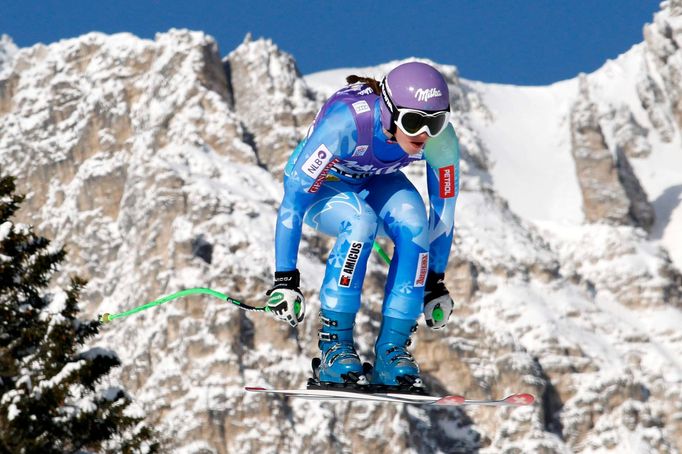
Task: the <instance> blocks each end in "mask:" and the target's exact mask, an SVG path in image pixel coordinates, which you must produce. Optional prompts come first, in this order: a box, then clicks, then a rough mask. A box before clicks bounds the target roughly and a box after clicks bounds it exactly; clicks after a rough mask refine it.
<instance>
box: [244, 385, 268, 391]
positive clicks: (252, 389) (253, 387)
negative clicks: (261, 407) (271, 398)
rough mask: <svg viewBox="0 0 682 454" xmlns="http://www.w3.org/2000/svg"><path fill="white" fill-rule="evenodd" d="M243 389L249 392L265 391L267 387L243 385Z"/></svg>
mask: <svg viewBox="0 0 682 454" xmlns="http://www.w3.org/2000/svg"><path fill="white" fill-rule="evenodd" d="M244 389H245V390H246V391H251V392H258V391H267V389H265V388H261V387H260V386H245V387H244Z"/></svg>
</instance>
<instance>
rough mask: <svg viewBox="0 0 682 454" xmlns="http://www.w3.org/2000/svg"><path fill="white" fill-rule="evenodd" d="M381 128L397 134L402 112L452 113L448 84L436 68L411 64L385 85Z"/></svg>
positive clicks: (398, 69) (396, 70) (393, 73)
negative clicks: (397, 123)
mask: <svg viewBox="0 0 682 454" xmlns="http://www.w3.org/2000/svg"><path fill="white" fill-rule="evenodd" d="M380 106H381V124H382V126H383V127H384V129H386V130H388V131H389V132H390V133H391V134H395V129H396V125H395V120H396V119H397V118H398V108H401V107H404V108H409V109H415V110H421V111H424V112H437V111H443V110H447V111H449V110H450V93H449V92H448V84H447V82H445V79H444V78H443V76H442V75H441V73H440V72H438V70H437V69H436V68H434V67H433V66H431V65H427V64H426V63H419V62H409V63H403V64H402V65H398V66H396V67H395V68H393V69H392V70H391V71H389V73H388V74H387V75H386V77H384V80H382V81H381V103H380Z"/></svg>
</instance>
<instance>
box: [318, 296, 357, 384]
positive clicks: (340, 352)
mask: <svg viewBox="0 0 682 454" xmlns="http://www.w3.org/2000/svg"><path fill="white" fill-rule="evenodd" d="M320 321H321V322H322V328H320V331H319V333H318V334H319V338H320V341H319V342H318V346H319V347H320V351H321V353H322V355H321V358H315V359H313V376H314V379H313V380H312V381H309V383H308V387H309V388H311V387H317V386H320V387H344V388H345V387H354V386H355V385H357V386H366V385H367V384H368V381H367V378H366V377H365V373H364V370H363V365H362V362H360V357H359V356H358V354H357V352H356V351H355V346H354V345H353V326H354V325H355V314H354V313H347V312H334V311H330V310H326V309H322V310H321V311H320ZM316 380H317V383H316V382H315V381H316Z"/></svg>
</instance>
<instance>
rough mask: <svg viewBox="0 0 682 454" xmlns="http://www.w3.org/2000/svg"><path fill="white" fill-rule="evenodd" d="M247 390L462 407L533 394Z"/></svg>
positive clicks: (528, 401) (527, 399) (524, 401)
mask: <svg viewBox="0 0 682 454" xmlns="http://www.w3.org/2000/svg"><path fill="white" fill-rule="evenodd" d="M244 389H245V390H246V391H248V392H254V393H267V394H279V395H284V396H289V397H298V398H302V399H312V400H356V401H373V402H391V403H399V404H411V405H435V406H456V407H460V406H464V405H487V406H497V407H500V406H515V407H516V406H522V405H532V404H533V403H534V402H535V397H534V396H533V395H531V394H525V393H519V394H512V395H510V396H507V397H505V398H504V399H467V398H466V397H464V396H425V395H419V394H399V393H368V392H358V391H345V390H336V389H268V388H261V387H254V386H247V387H245V388H244Z"/></svg>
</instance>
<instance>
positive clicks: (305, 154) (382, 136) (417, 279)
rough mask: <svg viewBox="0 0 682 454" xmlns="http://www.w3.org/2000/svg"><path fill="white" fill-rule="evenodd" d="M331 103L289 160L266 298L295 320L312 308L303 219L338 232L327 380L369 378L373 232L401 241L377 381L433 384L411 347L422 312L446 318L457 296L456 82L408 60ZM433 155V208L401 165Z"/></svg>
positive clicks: (327, 326)
mask: <svg viewBox="0 0 682 454" xmlns="http://www.w3.org/2000/svg"><path fill="white" fill-rule="evenodd" d="M347 80H348V82H349V85H348V86H346V87H345V88H343V89H341V90H339V91H338V92H336V93H335V94H334V95H333V96H332V97H331V98H329V100H328V101H327V102H326V103H325V104H324V106H323V107H322V109H321V110H320V112H319V113H318V115H317V117H316V118H315V121H314V123H313V125H312V126H311V129H310V130H309V132H308V135H307V137H306V138H305V139H303V140H302V141H301V143H300V144H299V145H298V146H297V147H296V149H295V150H294V152H293V153H292V155H291V157H290V159H289V161H288V163H287V166H286V168H285V171H284V198H283V200H282V203H281V205H280V208H279V212H278V219H277V228H276V235H275V256H276V271H275V282H274V285H273V287H272V288H271V289H270V290H269V291H268V296H269V299H268V303H267V304H268V306H269V309H270V311H271V312H272V313H273V314H275V316H276V317H278V318H280V319H282V320H284V321H287V322H289V323H290V324H291V325H292V326H296V325H297V324H298V323H299V322H301V321H302V320H303V317H304V315H305V300H304V297H303V295H302V294H301V291H300V289H299V282H300V275H299V272H298V270H297V267H296V263H297V256H298V248H299V243H300V239H301V229H302V226H303V223H304V222H305V223H307V224H308V225H310V226H312V227H313V228H315V229H317V230H319V231H321V232H323V233H325V234H328V235H331V236H333V237H336V243H335V245H334V247H333V248H332V250H331V252H330V254H329V258H328V260H327V267H326V272H325V275H324V279H323V282H322V288H321V289H320V301H321V311H320V320H321V329H320V332H319V347H320V350H321V358H320V359H319V360H318V362H317V363H315V362H314V369H315V378H316V379H317V380H319V382H321V383H323V384H334V385H339V384H342V385H343V384H348V383H352V384H354V385H365V384H367V383H368V379H367V376H366V374H365V372H367V371H366V370H363V366H362V362H361V361H360V358H359V356H358V354H357V352H356V350H355V346H354V343H353V326H354V323H355V315H356V313H357V311H358V309H359V308H360V304H361V291H362V284H363V280H364V277H365V270H366V264H367V260H368V257H369V254H370V252H371V250H372V246H373V243H374V240H375V238H376V237H377V236H378V235H384V236H388V237H389V238H390V239H391V240H392V241H393V243H394V246H395V247H394V254H393V258H392V260H391V264H390V269H389V272H388V278H387V281H386V287H385V298H384V302H383V307H382V325H381V329H380V333H379V336H378V338H377V341H376V344H375V363H374V369H373V371H372V374H371V383H372V384H374V385H385V386H386V387H388V388H390V389H394V388H398V389H400V390H403V389H406V388H407V389H411V390H418V389H419V388H422V387H423V383H422V381H421V378H420V372H419V367H418V366H417V364H416V362H415V360H414V358H413V357H412V355H411V354H410V353H409V352H408V351H407V346H408V345H409V344H410V337H411V335H412V333H414V332H415V330H416V326H417V323H416V322H417V319H418V318H419V316H420V314H421V313H422V312H423V313H424V314H425V318H426V323H427V325H428V326H430V327H431V328H435V329H438V328H442V327H443V326H445V323H446V322H447V320H448V318H449V316H450V314H451V312H452V307H453V302H452V299H451V298H450V296H449V294H448V291H447V289H446V287H445V285H444V273H445V268H446V266H447V263H448V257H449V254H450V248H451V244H452V238H453V227H454V211H455V201H456V199H457V195H458V192H459V145H458V141H457V136H456V135H455V132H454V130H453V127H452V125H451V124H450V123H449V114H450V103H449V93H448V86H447V83H446V81H445V80H444V78H443V76H442V75H441V74H440V73H439V72H438V71H437V70H436V69H435V68H433V67H432V66H430V65H427V64H424V63H418V62H410V63H405V64H402V65H400V66H398V67H396V68H394V69H393V70H392V71H390V72H389V73H388V74H387V76H386V77H385V78H384V79H383V80H382V81H381V83H379V82H378V81H376V80H374V79H369V78H363V77H357V76H349V77H348V79H347ZM422 160H423V161H426V180H427V188H428V194H429V201H430V210H429V213H428V215H427V210H426V208H425V206H424V202H423V200H422V198H421V196H420V194H419V193H418V191H417V190H416V188H415V187H414V186H413V185H412V183H411V182H410V181H409V180H408V179H407V177H406V176H405V175H404V174H403V173H402V172H401V171H400V169H401V168H402V167H405V166H407V165H409V164H411V163H413V162H419V161H422Z"/></svg>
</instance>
